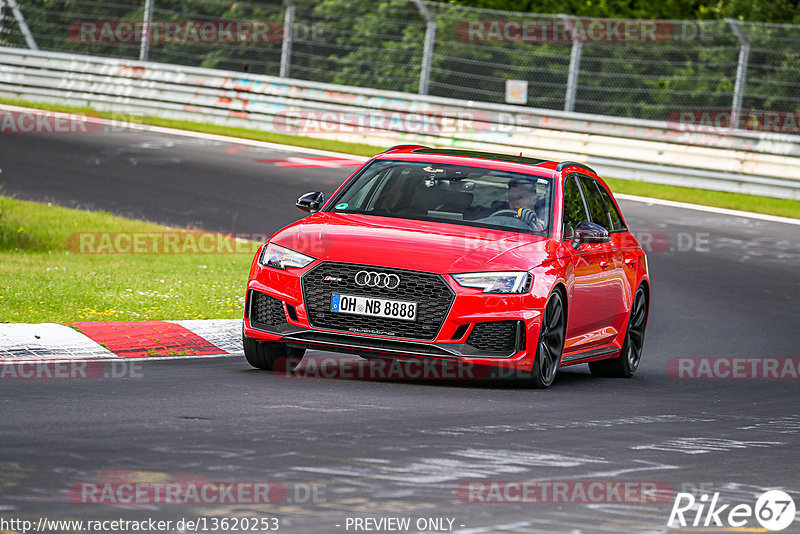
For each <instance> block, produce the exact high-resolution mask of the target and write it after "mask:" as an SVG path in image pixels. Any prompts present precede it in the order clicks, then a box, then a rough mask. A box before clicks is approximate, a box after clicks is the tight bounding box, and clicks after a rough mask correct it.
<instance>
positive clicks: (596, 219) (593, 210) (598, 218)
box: [581, 176, 611, 230]
mask: <svg viewBox="0 0 800 534" xmlns="http://www.w3.org/2000/svg"><path fill="white" fill-rule="evenodd" d="M581 186H582V188H583V197H584V198H585V199H586V205H587V207H588V208H589V215H591V216H592V222H593V223H595V224H599V225H600V226H602V227H603V228H605V229H606V230H609V229H610V228H611V219H610V218H609V216H608V212H607V211H606V205H605V202H603V197H602V196H601V195H600V191H599V190H598V189H597V185H596V182H595V180H594V179H593V178H589V177H588V176H581Z"/></svg>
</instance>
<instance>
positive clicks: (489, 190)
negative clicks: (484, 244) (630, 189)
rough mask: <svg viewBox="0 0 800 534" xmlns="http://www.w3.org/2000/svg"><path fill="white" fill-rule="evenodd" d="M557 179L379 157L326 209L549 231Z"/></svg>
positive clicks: (526, 230)
mask: <svg viewBox="0 0 800 534" xmlns="http://www.w3.org/2000/svg"><path fill="white" fill-rule="evenodd" d="M552 188H553V187H552V179H550V178H543V177H539V176H533V175H530V174H522V173H516V172H507V171H500V170H494V169H486V168H481V167H472V166H464V165H449V164H442V163H427V162H410V161H389V160H376V161H374V162H372V164H371V165H369V166H368V167H367V168H365V169H364V170H363V171H362V172H361V173H360V174H359V175H358V176H357V177H356V178H355V179H353V180H352V181H351V183H350V184H349V185H348V186H347V188H346V189H345V190H344V191H343V192H342V193H340V194H339V195H338V196H337V198H335V199H334V202H332V203H331V205H330V207H329V208H327V210H326V211H330V212H334V213H359V214H366V215H378V216H382V217H397V218H403V219H416V220H424V221H436V222H444V223H451V224H459V225H465V226H480V227H485V228H496V229H501V230H510V231H514V232H523V233H533V234H537V235H549V233H550V226H551V224H550V219H551V212H552V210H551V206H552V202H553V200H552V196H553V195H552Z"/></svg>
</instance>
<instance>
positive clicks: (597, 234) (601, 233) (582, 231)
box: [572, 221, 611, 248]
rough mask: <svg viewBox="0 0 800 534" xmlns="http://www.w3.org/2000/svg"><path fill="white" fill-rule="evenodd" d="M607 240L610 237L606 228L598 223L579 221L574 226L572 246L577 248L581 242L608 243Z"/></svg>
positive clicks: (609, 239)
mask: <svg viewBox="0 0 800 534" xmlns="http://www.w3.org/2000/svg"><path fill="white" fill-rule="evenodd" d="M609 241H611V238H610V237H609V236H608V230H606V229H605V228H603V227H602V226H600V225H599V224H595V223H591V222H589V221H581V222H579V223H578V226H577V227H575V232H574V234H573V238H572V246H573V247H575V248H578V247H579V246H581V243H608V242H609Z"/></svg>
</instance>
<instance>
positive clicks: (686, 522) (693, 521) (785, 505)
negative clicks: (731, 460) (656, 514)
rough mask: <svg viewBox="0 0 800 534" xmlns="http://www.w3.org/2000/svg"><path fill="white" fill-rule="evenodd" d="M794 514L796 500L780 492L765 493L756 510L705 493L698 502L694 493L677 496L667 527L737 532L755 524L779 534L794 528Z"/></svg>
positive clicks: (760, 497) (717, 495)
mask: <svg viewBox="0 0 800 534" xmlns="http://www.w3.org/2000/svg"><path fill="white" fill-rule="evenodd" d="M794 514H795V505H794V500H793V499H792V497H791V496H790V495H789V494H788V493H786V492H785V491H781V490H770V491H767V492H764V493H762V494H761V496H759V498H758V500H757V501H756V504H755V506H751V505H749V504H737V505H735V506H731V505H730V504H719V493H714V495H713V496H711V497H709V496H708V494H705V493H704V494H702V495H700V497H699V498H696V497H695V496H694V495H692V494H691V493H678V494H677V495H676V496H675V503H674V504H673V505H672V512H671V513H670V514H669V521H668V522H667V526H668V527H673V528H675V527H688V526H691V527H733V528H734V529H736V530H738V529H740V528H742V527H745V526H746V525H747V526H750V527H754V526H755V525H754V524H753V520H755V521H756V522H758V524H759V525H761V527H762V528H764V529H766V530H769V531H772V532H777V531H781V530H784V529H785V528H787V527H788V526H789V525H791V524H792V522H793V521H794ZM748 523H750V525H748ZM726 530H727V528H726ZM746 530H750V529H749V528H748V529H746Z"/></svg>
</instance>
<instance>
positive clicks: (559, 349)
mask: <svg viewBox="0 0 800 534" xmlns="http://www.w3.org/2000/svg"><path fill="white" fill-rule="evenodd" d="M566 329H567V314H566V310H565V309H564V300H563V298H562V296H561V292H559V291H554V292H553V294H552V295H550V298H549V299H547V304H545V307H544V312H543V313H542V328H541V331H540V332H539V343H538V345H537V346H536V357H535V358H534V360H533V369H531V372H530V376H529V382H530V385H531V386H532V387H535V388H537V389H544V388H546V387H548V386H549V385H550V384H552V383H553V380H554V379H555V377H556V371H557V370H558V366H559V364H560V363H561V355H562V354H563V352H564V339H565V337H566Z"/></svg>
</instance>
